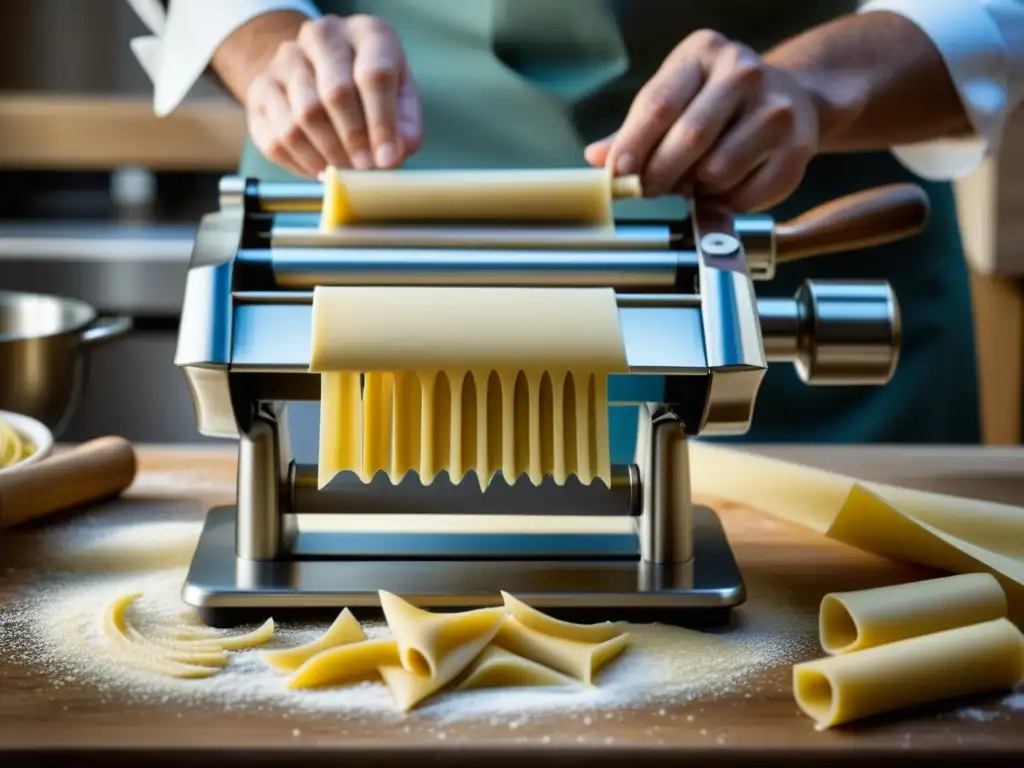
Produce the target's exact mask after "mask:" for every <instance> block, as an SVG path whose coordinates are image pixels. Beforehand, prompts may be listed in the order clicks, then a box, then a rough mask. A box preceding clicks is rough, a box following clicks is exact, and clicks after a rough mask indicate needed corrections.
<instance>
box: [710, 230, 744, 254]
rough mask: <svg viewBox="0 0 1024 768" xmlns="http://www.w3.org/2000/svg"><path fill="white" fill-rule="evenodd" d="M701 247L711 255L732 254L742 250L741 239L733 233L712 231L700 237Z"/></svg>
mask: <svg viewBox="0 0 1024 768" xmlns="http://www.w3.org/2000/svg"><path fill="white" fill-rule="evenodd" d="M700 249H701V250H702V251H703V252H704V253H706V254H708V255H709V256H732V255H733V254H735V253H738V252H739V250H740V241H739V240H738V239H736V238H735V237H733V236H732V235H727V234H724V233H722V232H712V233H711V234H708V235H704V237H702V238H701V239H700Z"/></svg>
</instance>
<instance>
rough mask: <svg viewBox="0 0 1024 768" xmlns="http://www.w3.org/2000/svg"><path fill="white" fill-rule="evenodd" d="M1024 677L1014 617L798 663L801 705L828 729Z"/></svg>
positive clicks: (1021, 639)
mask: <svg viewBox="0 0 1024 768" xmlns="http://www.w3.org/2000/svg"><path fill="white" fill-rule="evenodd" d="M1022 674H1024V635H1021V633H1020V630H1018V629H1017V628H1016V627H1015V626H1014V625H1013V624H1012V623H1010V622H1009V621H1008V620H1007V619H996V620H995V621H987V622H985V623H983V624H972V625H970V626H967V627H958V628H957V629H948V630H946V631H944V632H935V633H933V634H931V635H924V636H922V637H913V638H909V639H906V640H898V641H896V642H894V643H890V644H888V645H880V646H877V647H875V648H868V649H867V650H865V651H858V652H857V653H849V654H844V655H841V656H829V657H827V658H824V659H818V660H815V661H808V662H804V663H802V664H796V665H795V666H794V667H793V695H794V697H795V699H796V703H797V706H799V707H800V709H801V710H803V711H804V712H805V713H806V714H807V715H809V716H810V717H812V718H813V719H814V720H815V721H816V726H815V727H816V728H817V729H818V730H825V729H827V728H830V727H832V726H834V725H840V724H842V723H847V722H850V721H852V720H858V719H860V718H864V717H869V716H871V715H878V714H882V713H885V712H895V711H897V710H900V709H905V708H907V707H913V706H918V705H921V704H928V703H932V702H937V701H943V700H946V699H952V698H956V697H958V696H969V695H972V694H979V693H986V692H988V691H994V690H1001V689H1007V688H1012V687H1013V686H1015V685H1016V684H1017V683H1019V682H1020V680H1021V676H1022Z"/></svg>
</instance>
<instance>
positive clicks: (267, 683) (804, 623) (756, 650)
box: [0, 522, 815, 728]
mask: <svg viewBox="0 0 1024 768" xmlns="http://www.w3.org/2000/svg"><path fill="white" fill-rule="evenodd" d="M198 534H199V526H198V524H193V523H178V522H158V523H142V522H139V523H135V524H131V523H128V524H124V525H118V526H115V527H113V528H112V529H111V528H110V527H109V526H107V527H106V528H99V527H96V526H92V525H89V524H88V523H80V524H76V525H74V526H72V531H71V532H70V533H67V532H65V533H63V534H61V539H60V541H58V542H57V544H58V545H59V547H60V549H61V553H62V554H61V557H60V558H59V559H58V560H55V562H56V561H59V562H60V565H61V567H62V568H63V569H64V570H63V571H62V572H60V573H52V574H50V576H49V577H48V578H47V579H46V581H45V582H44V583H39V584H36V585H35V587H34V588H33V589H32V590H31V591H29V592H27V593H24V594H23V595H22V596H21V597H20V598H19V599H18V600H17V601H16V602H14V603H13V604H11V605H8V606H4V607H3V608H2V609H0V653H2V655H3V656H4V657H7V658H13V659H14V660H15V661H17V662H19V663H20V664H23V665H25V666H26V667H28V668H30V669H32V670H34V671H35V672H36V673H37V674H41V675H45V676H46V677H47V678H48V679H49V680H50V681H51V682H52V684H53V685H54V686H55V687H61V686H65V685H76V686H82V685H85V686H89V687H91V688H92V689H94V691H95V692H96V694H97V695H98V696H99V697H100V698H101V699H102V700H104V701H115V700H116V701H123V700H125V699H127V700H129V701H131V702H135V703H138V704H167V703H174V704H176V705H181V704H186V705H187V704H190V703H195V704H198V703H206V704H210V703H216V704H217V705H219V706H220V707H221V708H223V709H225V710H232V709H255V710H273V711H282V712H296V713H300V712H310V713H313V712H319V713H332V714H337V715H343V716H348V717H362V718H370V717H372V718H373V719H374V720H375V721H378V722H380V721H390V720H394V721H398V720H402V719H404V718H408V717H427V718H433V719H436V720H437V721H439V722H455V721H461V720H477V719H489V720H490V721H491V722H492V723H496V722H499V721H501V722H507V723H508V724H509V727H510V728H515V727H516V726H517V725H518V724H522V723H525V722H527V721H528V720H529V718H530V717H531V716H532V715H534V714H538V715H540V714H543V713H553V712H557V713H579V715H578V716H580V717H584V720H583V722H587V721H590V722H595V721H597V720H599V719H600V718H601V717H602V716H604V715H603V713H606V712H608V711H609V710H616V709H620V710H625V709H632V708H637V707H652V706H653V707H657V706H660V705H665V706H679V705H683V704H686V703H689V702H695V701H701V700H708V699H713V698H716V697H724V696H729V695H737V694H741V693H744V692H745V693H746V694H747V695H748V696H749V695H750V691H751V690H752V689H753V688H752V686H754V685H756V684H757V681H758V678H759V677H760V676H762V675H763V673H765V672H767V671H768V670H770V669H773V668H776V667H779V666H782V665H786V664H790V663H792V662H793V661H794V660H796V659H797V658H798V657H800V656H803V655H806V653H807V652H808V650H809V649H811V648H813V647H814V643H815V621H814V616H813V614H811V615H807V614H796V615H794V614H793V613H791V612H787V611H786V610H785V609H784V608H782V607H781V606H757V605H756V604H751V605H749V606H745V607H744V621H743V623H742V626H741V627H740V628H739V629H733V630H730V631H728V632H724V631H723V632H719V633H707V632H697V631H694V630H689V629H682V628H678V627H671V626H666V625H660V624H645V625H633V626H631V627H630V634H631V637H632V639H633V642H632V645H631V647H630V648H629V649H628V651H627V652H626V653H625V654H623V655H622V656H621V657H619V658H618V659H617V660H616V661H615V662H613V663H611V664H610V665H609V666H608V667H607V668H606V669H605V670H603V671H602V673H601V674H600V675H599V676H598V679H597V685H596V686H594V687H591V688H587V687H584V686H580V687H579V688H574V689H541V688H519V689H500V690H499V689H487V690H480V691H471V692H462V693H446V694H442V695H439V696H436V697H434V698H433V699H431V700H429V701H428V702H427V703H426V704H425V705H424V706H422V707H420V708H419V709H418V710H416V711H415V712H413V713H412V714H411V715H403V714H401V713H399V712H397V711H396V707H395V705H394V703H393V701H392V699H391V696H390V694H389V692H388V691H387V689H386V688H385V687H384V685H383V684H382V683H362V684H359V685H354V686H347V687H339V688H332V689H324V690H301V691H290V690H287V689H286V688H285V681H286V679H287V678H286V676H284V675H281V674H279V673H277V672H275V671H273V670H272V669H271V668H270V667H269V666H267V665H266V664H265V663H264V662H263V661H262V659H261V651H262V650H269V649H271V648H282V647H292V646H295V645H298V644H300V643H305V642H308V641H310V640H313V639H315V638H316V637H318V636H319V635H320V634H321V633H322V632H323V631H324V630H325V629H326V627H327V623H322V624H310V623H305V624H302V625H296V624H289V623H287V622H278V630H277V632H275V637H274V639H273V640H272V641H271V643H270V644H268V645H266V646H264V647H263V648H262V649H258V650H253V651H244V652H241V653H232V654H230V661H229V664H228V666H227V667H226V668H225V669H223V670H222V671H221V672H219V673H218V674H217V675H215V676H213V677H211V678H207V679H203V680H179V679H172V678H165V677H160V676H157V675H154V674H152V673H149V672H145V671H140V670H134V669H130V668H127V667H125V666H124V665H123V664H119V663H118V662H117V661H116V659H115V658H113V657H112V655H111V654H110V649H109V646H108V645H107V640H106V638H105V637H104V636H103V634H102V632H101V628H100V618H101V616H102V613H103V610H104V609H105V608H106V607H107V605H108V604H109V603H110V601H111V600H113V599H114V598H116V597H118V596H120V595H123V594H125V593H128V592H136V591H141V592H142V593H143V596H142V597H141V598H140V599H139V600H138V601H137V603H136V604H135V605H134V606H133V608H132V615H131V620H132V624H133V626H135V627H136V628H137V629H139V630H140V631H141V632H142V633H143V634H145V633H146V630H147V629H148V628H155V627H158V626H159V627H166V626H168V625H169V624H178V625H181V626H182V627H185V626H195V625H196V624H197V623H198V621H197V619H196V618H195V614H194V612H193V611H192V610H191V609H190V608H189V607H188V606H186V605H185V604H184V603H183V602H182V600H181V598H180V590H181V585H182V583H183V581H184V578H185V572H186V566H187V563H188V561H189V559H190V558H191V554H192V551H193V549H194V546H195V541H196V539H197V537H198ZM115 574H116V575H115ZM363 625H364V628H365V630H366V633H367V635H368V636H369V637H371V638H372V637H379V636H381V635H383V634H384V633H386V631H387V629H386V627H385V626H384V624H383V622H376V623H373V622H364V623H363ZM237 631H238V632H241V631H244V630H243V629H242V628H239V630H237ZM585 713H590V714H585Z"/></svg>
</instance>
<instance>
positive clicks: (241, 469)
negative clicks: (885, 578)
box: [176, 177, 928, 625]
mask: <svg viewBox="0 0 1024 768" xmlns="http://www.w3.org/2000/svg"><path fill="white" fill-rule="evenodd" d="M322 198H323V188H322V185H320V184H318V183H302V182H260V181H255V180H243V179H238V178H231V177H229V178H225V179H224V180H223V181H222V184H221V203H220V210H219V211H217V212H214V213H211V214H209V215H207V216H206V217H204V218H203V220H202V222H201V225H200V227H199V230H198V233H197V237H196V242H195V248H194V251H193V255H192V261H191V265H190V268H189V272H188V277H187V284H186V293H185V301H184V307H183V313H182V318H181V326H180V334H179V340H178V348H177V357H176V363H177V365H179V366H181V367H182V369H183V370H184V372H185V374H186V376H187V378H188V381H189V385H190V389H191V392H192V396H193V400H194V405H195V411H196V417H197V422H198V427H199V431H200V432H201V433H202V434H204V435H208V436H215V437H225V438H234V439H237V440H238V489H237V491H238V494H237V504H236V505H235V506H225V507H218V508H215V509H213V510H211V511H210V513H209V515H208V517H207V520H206V524H205V527H204V530H203V532H202V535H201V538H200V540H199V544H198V547H197V551H196V553H195V556H194V559H193V561H192V565H191V569H190V571H189V573H188V577H187V580H186V583H185V586H184V589H183V596H184V599H185V601H186V602H188V603H189V604H191V605H192V606H194V607H195V608H197V609H198V610H199V612H200V613H201V615H202V616H203V618H204V620H206V621H208V622H209V623H211V624H219V625H226V624H232V623H236V622H237V621H240V620H242V618H243V617H245V618H252V617H254V616H259V615H269V614H271V613H279V612H280V611H281V610H283V609H299V608H302V609H310V608H340V607H342V606H350V607H353V608H357V607H359V606H371V607H372V606H377V605H379V603H378V597H377V593H378V590H382V589H383V590H387V591H390V592H393V593H395V594H399V595H402V596H403V597H404V598H406V599H409V600H410V601H411V602H413V603H416V604H418V605H421V606H424V607H434V608H457V607H458V608H463V607H474V606H481V605H489V604H497V603H498V602H499V601H500V596H499V591H500V590H504V591H507V592H510V593H513V594H515V595H516V596H517V597H519V598H521V599H524V600H526V601H527V602H528V603H530V604H532V605H535V606H537V607H541V608H545V609H549V610H555V611H559V610H561V611H563V612H565V611H569V612H573V609H602V610H603V611H605V612H615V613H617V612H627V613H628V612H630V611H632V610H634V609H639V610H652V609H653V610H658V609H728V608H729V607H731V606H735V605H738V604H739V603H741V602H742V601H743V600H744V597H745V593H744V586H743V580H742V577H741V575H740V571H739V569H738V567H737V564H736V561H735V559H734V557H733V554H732V551H731V549H730V546H729V543H728V540H727V539H726V536H725V534H724V531H723V529H722V526H721V523H720V522H719V520H718V517H717V516H716V514H715V513H714V511H712V510H711V509H709V508H706V507H702V506H696V505H694V504H693V503H692V499H691V493H690V474H689V466H688V461H687V440H688V438H690V437H693V436H697V435H723V434H738V433H743V432H745V431H746V430H747V429H748V428H749V425H750V421H751V417H752V414H753V411H754V406H755V402H756V398H757V393H758V388H759V385H760V383H761V380H762V378H763V376H764V372H765V370H766V367H767V364H768V363H769V362H771V363H775V362H788V363H791V364H793V365H794V366H795V368H796V370H797V372H798V374H799V376H800V377H801V378H802V379H803V380H804V381H805V382H806V383H807V384H824V385H837V384H839V385H850V384H859V385H882V384H885V383H886V382H887V381H888V380H889V379H890V378H891V377H892V374H893V371H894V368H895V366H896V362H897V358H898V355H899V346H900V323H899V311H898V307H897V303H896V298H895V297H894V295H893V293H892V291H891V289H890V287H889V286H888V284H887V283H885V282H883V281H876V282H870V281H869V282H816V281H808V282H806V283H804V285H803V286H802V287H801V288H800V289H799V290H798V291H797V293H796V295H795V296H793V297H792V298H786V299H781V298H757V297H756V296H755V293H754V281H756V280H768V279H771V278H772V277H773V276H774V273H775V268H776V265H777V264H778V263H781V262H785V261H791V260H795V259H800V258H805V257H808V256H813V255H819V254H825V253H832V252H837V251H846V250H853V249H857V248H863V247H867V246H872V245H877V244H881V243H885V242H890V241H894V240H897V239H900V238H903V237H906V236H909V235H912V234H915V233H916V232H918V231H920V230H921V229H922V228H923V227H924V225H925V222H926V219H927V215H928V204H927V198H926V197H925V195H924V193H923V191H922V190H921V189H920V188H918V187H915V186H911V185H894V186H890V187H882V188H879V189H874V190H868V191H866V192H861V193H858V194H855V195H851V196H849V197H847V198H841V199H839V200H835V201H832V202H830V203H827V204H825V205H823V206H821V207H819V208H816V209H814V210H812V211H810V212H808V213H806V214H804V215H803V216H801V217H798V218H797V219H794V220H792V221H790V222H786V223H776V222H774V221H773V220H772V219H771V218H769V217H767V216H760V215H758V216H733V215H732V214H730V213H728V212H725V211H723V210H721V209H717V208H715V207H713V206H710V205H704V204H702V203H701V201H700V200H697V201H694V202H693V203H692V205H691V206H690V209H689V215H688V218H686V219H683V220H680V221H665V222H652V221H645V222H638V221H620V222H617V223H616V225H615V228H614V232H609V233H608V234H607V236H605V237H604V238H603V239H602V240H601V241H600V242H595V241H593V240H589V241H587V242H586V243H582V242H573V241H572V234H571V232H570V233H567V232H566V231H565V230H564V229H562V230H558V236H557V237H553V236H552V237H549V236H547V234H550V233H555V232H556V230H545V228H544V227H532V226H515V227H512V226H504V227H489V228H486V229H484V230H480V229H478V230H477V231H475V233H474V235H473V237H472V238H460V237H459V235H458V229H457V228H452V227H444V226H440V225H437V226H424V225H415V226H411V225H401V224H397V225H393V226H372V227H362V226H355V227H348V228H343V229H340V230H338V231H335V232H322V231H320V230H319V229H318V216H319V212H320V209H321V205H322ZM680 205H681V206H682V205H683V203H682V202H680ZM546 233H547V234H546ZM335 285H345V286H398V285H413V286H415V285H432V286H434V285H442V286H530V287H543V286H552V287H562V288H564V287H595V286H599V287H606V288H607V287H610V288H614V290H615V293H616V302H617V305H618V314H619V326H620V328H621V333H622V339H623V344H624V348H625V353H626V358H627V361H628V366H629V374H628V375H622V376H612V377H610V378H609V381H608V397H609V401H610V402H611V404H612V405H621V406H634V407H636V406H639V408H638V412H639V419H640V424H639V432H638V439H637V444H636V451H635V458H634V460H633V463H631V464H627V465H616V466H613V468H612V475H611V483H610V486H606V485H604V484H603V483H595V484H592V485H583V484H581V483H579V482H578V481H576V480H575V479H570V480H569V481H568V482H567V483H565V484H564V485H556V484H555V483H554V482H553V481H552V479H551V478H546V479H545V480H544V482H542V483H541V484H540V485H539V486H535V485H534V484H533V483H531V482H529V481H528V480H526V479H525V478H524V479H521V480H520V481H518V482H514V483H512V484H511V485H510V484H508V483H507V482H504V481H503V480H502V479H500V478H498V479H496V480H495V481H494V482H492V483H491V485H490V486H488V488H487V489H486V490H484V491H482V490H481V489H480V485H479V483H478V482H476V481H474V479H473V478H470V477H467V478H466V479H465V480H464V481H462V482H460V483H457V484H453V483H451V482H450V481H448V480H447V479H446V477H447V476H446V475H445V474H444V473H442V474H441V475H440V476H439V477H438V478H436V479H435V480H434V481H433V483H431V484H429V485H426V486H424V485H423V484H421V483H420V481H419V480H418V478H417V477H415V476H414V475H412V474H410V475H408V476H407V477H406V478H405V479H404V480H403V481H402V482H401V483H399V484H397V485H392V484H391V482H390V481H389V480H388V479H387V478H386V477H383V476H378V477H376V478H375V479H374V480H373V481H372V482H368V483H364V482H362V481H360V480H359V479H358V478H356V477H355V476H352V477H346V476H345V475H344V474H343V475H342V476H339V477H338V478H336V479H335V480H334V481H333V482H332V483H330V484H329V485H328V486H327V487H326V488H324V489H322V490H318V487H317V467H316V466H310V465H301V464H298V463H296V462H295V461H294V460H293V458H292V456H291V451H290V447H289V440H288V431H287V427H286V423H285V413H286V409H285V404H286V403H287V402H289V401H302V400H309V401H312V400H319V398H320V383H319V378H320V377H319V376H318V375H315V374H312V373H310V372H309V364H310V353H311V349H310V348H311V317H312V297H313V291H314V289H315V288H316V287H318V286H335ZM738 481H740V482H741V481H742V479H740V478H738ZM538 516H547V517H549V518H550V517H557V518H558V519H559V520H564V521H565V522H566V523H569V522H571V523H572V524H571V525H568V524H566V525H564V526H559V525H558V524H556V525H555V527H554V528H553V529H552V528H550V527H549V528H547V529H544V530H542V529H541V528H542V527H541V526H539V525H536V524H534V523H536V521H537V517H538Z"/></svg>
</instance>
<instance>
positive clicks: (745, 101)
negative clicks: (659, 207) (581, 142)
mask: <svg viewBox="0 0 1024 768" xmlns="http://www.w3.org/2000/svg"><path fill="white" fill-rule="evenodd" d="M818 123H819V120H818V113H817V109H816V107H815V102H814V100H813V98H812V96H811V94H810V92H808V91H807V90H806V89H805V88H804V87H803V86H801V84H800V83H799V82H798V81H797V79H796V78H794V77H793V75H791V74H790V73H788V72H786V71H783V70H780V69H776V68H774V67H772V66H771V65H769V64H768V63H767V62H765V61H764V59H762V58H761V57H760V56H758V55H757V54H756V53H754V51H752V50H750V49H749V48H747V47H746V46H744V45H740V44H738V43H735V42H732V41H730V40H728V39H726V38H725V37H723V36H722V35H720V34H718V33H717V32H711V31H706V30H704V31H700V32H695V33H694V34H692V35H690V36H689V37H687V38H686V39H685V40H683V42H682V43H680V44H679V45H678V46H676V48H675V50H673V51H672V53H671V54H669V56H668V58H667V59H666V60H665V63H664V64H662V66H661V68H660V69H659V70H658V72H657V73H656V74H655V75H654V77H652V78H651V80H650V81H649V82H648V83H647V84H646V85H645V86H644V87H643V88H642V89H641V90H640V92H639V93H638V94H637V96H636V98H635V99H634V101H633V104H632V106H631V107H630V109H629V113H628V114H627V115H626V119H625V122H624V123H623V124H622V127H621V128H620V129H619V130H618V131H617V132H616V133H614V134H613V135H612V136H609V137H608V138H606V139H603V140H601V141H598V142H596V143H594V144H591V145H590V146H589V147H587V150H586V158H587V161H588V162H589V163H590V164H591V165H595V166H599V167H604V166H606V165H608V164H609V163H611V164H613V167H614V170H615V174H616V175H618V176H622V175H626V174H633V173H639V174H641V175H642V177H643V182H644V194H645V195H646V196H648V197H657V196H659V195H664V194H669V193H673V192H674V193H677V194H682V195H685V196H690V195H693V194H695V193H696V194H698V195H700V197H701V198H702V199H713V200H715V201H716V202H719V203H721V204H723V205H726V206H728V207H730V208H731V209H733V210H736V211H752V210H763V209H765V208H769V207H771V206H772V205H774V204H775V203H777V202H779V201H781V200H782V199H784V198H786V197H787V196H789V194H790V193H792V192H793V191H794V190H795V189H796V188H797V186H798V185H799V183H800V181H801V179H802V178H803V175H804V171H805V170H806V168H807V164H808V163H809V162H810V160H811V158H812V157H814V155H815V154H816V153H817V151H818V137H819V126H818Z"/></svg>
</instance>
